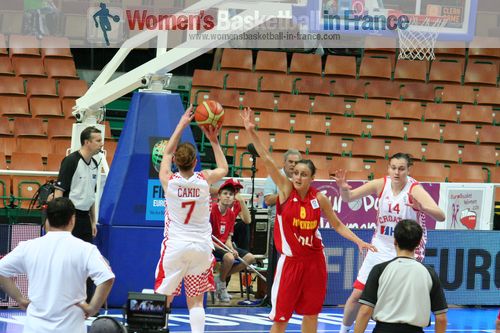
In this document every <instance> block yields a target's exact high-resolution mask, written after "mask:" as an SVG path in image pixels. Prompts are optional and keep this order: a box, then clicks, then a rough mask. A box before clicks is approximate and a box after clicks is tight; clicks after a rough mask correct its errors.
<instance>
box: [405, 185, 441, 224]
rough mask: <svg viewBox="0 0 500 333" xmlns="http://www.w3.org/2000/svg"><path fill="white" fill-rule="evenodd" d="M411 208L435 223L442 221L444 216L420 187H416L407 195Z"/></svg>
mask: <svg viewBox="0 0 500 333" xmlns="http://www.w3.org/2000/svg"><path fill="white" fill-rule="evenodd" d="M409 198H410V203H409V204H408V206H411V207H412V208H413V209H415V210H420V211H422V212H424V213H425V214H427V215H429V216H431V217H432V218H433V219H435V220H436V221H444V220H445V219H446V216H445V214H444V212H443V210H442V209H441V208H439V206H438V205H437V204H436V202H435V201H434V199H432V197H431V195H430V194H429V193H427V191H426V190H425V189H424V188H423V187H422V185H417V186H415V187H414V188H413V190H412V191H411V193H410V194H409Z"/></svg>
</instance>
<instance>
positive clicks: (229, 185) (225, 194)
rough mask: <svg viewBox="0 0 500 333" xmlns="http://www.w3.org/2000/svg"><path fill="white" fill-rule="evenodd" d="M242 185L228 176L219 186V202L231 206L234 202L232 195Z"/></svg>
mask: <svg viewBox="0 0 500 333" xmlns="http://www.w3.org/2000/svg"><path fill="white" fill-rule="evenodd" d="M242 188H243V185H241V184H240V182H238V181H236V180H233V179H232V178H229V179H228V180H226V181H225V182H224V183H223V184H222V185H221V186H220V187H219V203H220V204H222V205H225V206H231V205H232V204H233V202H234V196H235V195H236V193H238V191H239V190H240V189H242Z"/></svg>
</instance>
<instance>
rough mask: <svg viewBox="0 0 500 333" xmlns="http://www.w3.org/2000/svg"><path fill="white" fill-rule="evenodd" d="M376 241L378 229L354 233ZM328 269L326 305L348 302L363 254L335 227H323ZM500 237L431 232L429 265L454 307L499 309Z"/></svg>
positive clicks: (427, 260) (488, 234)
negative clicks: (495, 307)
mask: <svg viewBox="0 0 500 333" xmlns="http://www.w3.org/2000/svg"><path fill="white" fill-rule="evenodd" d="M354 232H355V233H356V235H358V237H360V238H361V239H363V240H365V241H370V239H371V236H372V234H373V231H372V230H354ZM321 235H322V237H323V243H324V245H325V255H326V260H327V270H328V288H327V295H326V298H325V303H324V304H325V305H338V304H345V302H346V300H347V298H348V297H349V295H350V293H351V291H352V284H353V283H354V281H355V279H356V276H357V273H358V270H359V267H360V266H361V264H362V261H363V256H362V255H361V254H360V253H359V251H358V248H357V246H356V245H355V244H354V243H352V242H350V241H348V240H346V239H345V238H343V237H342V236H340V235H339V234H338V233H336V232H335V231H333V230H332V229H321ZM499 244H500V233H499V232H495V231H465V230H463V231H462V230H457V231H452V230H430V231H428V240H427V246H426V251H425V253H426V255H425V260H424V264H426V265H430V266H432V267H433V268H434V269H435V271H436V273H437V274H438V276H439V279H440V281H441V285H442V287H443V289H444V291H445V295H446V300H447V302H448V304H453V305H498V303H499V300H500V247H499Z"/></svg>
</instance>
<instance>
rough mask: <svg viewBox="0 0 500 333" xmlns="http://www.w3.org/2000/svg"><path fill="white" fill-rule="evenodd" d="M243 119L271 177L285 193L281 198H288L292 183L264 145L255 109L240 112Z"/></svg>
mask: <svg viewBox="0 0 500 333" xmlns="http://www.w3.org/2000/svg"><path fill="white" fill-rule="evenodd" d="M240 115H241V119H243V124H244V125H245V129H246V131H247V132H248V133H249V134H250V137H251V138H252V143H253V144H254V146H255V150H257V153H259V156H260V158H262V161H263V162H264V166H265V167H266V170H267V172H268V173H269V175H270V176H271V179H272V180H273V182H274V183H275V184H276V186H277V187H278V189H279V191H280V192H281V193H283V195H284V197H283V198H281V199H286V198H287V197H288V195H289V194H290V192H291V191H292V183H291V182H290V181H289V180H288V179H287V178H286V176H285V175H283V174H282V173H281V172H280V169H279V168H278V166H277V165H276V163H275V162H274V160H273V159H272V157H271V154H269V150H267V147H266V146H264V144H263V143H262V141H261V140H260V138H259V136H258V135H257V132H256V131H255V124H254V123H253V111H252V109H250V108H248V107H247V108H245V109H244V110H242V111H241V112H240Z"/></svg>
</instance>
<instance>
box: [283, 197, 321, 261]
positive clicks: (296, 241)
mask: <svg viewBox="0 0 500 333" xmlns="http://www.w3.org/2000/svg"><path fill="white" fill-rule="evenodd" d="M317 193H318V191H317V190H316V189H315V188H313V187H310V188H309V190H308V191H307V194H306V196H305V198H304V199H301V197H300V196H299V194H298V193H297V191H296V190H295V189H293V190H292V192H291V193H290V196H289V197H288V199H287V200H286V201H285V202H284V203H283V204H281V203H280V202H279V199H278V200H277V201H276V222H275V223H274V242H275V245H276V249H277V250H278V252H279V253H282V254H284V255H286V256H289V257H301V256H307V255H310V254H313V253H318V252H319V253H322V251H323V242H322V241H321V234H320V233H319V230H318V227H319V222H320V218H321V208H320V207H319V201H318V199H317V198H316V194H317Z"/></svg>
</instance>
